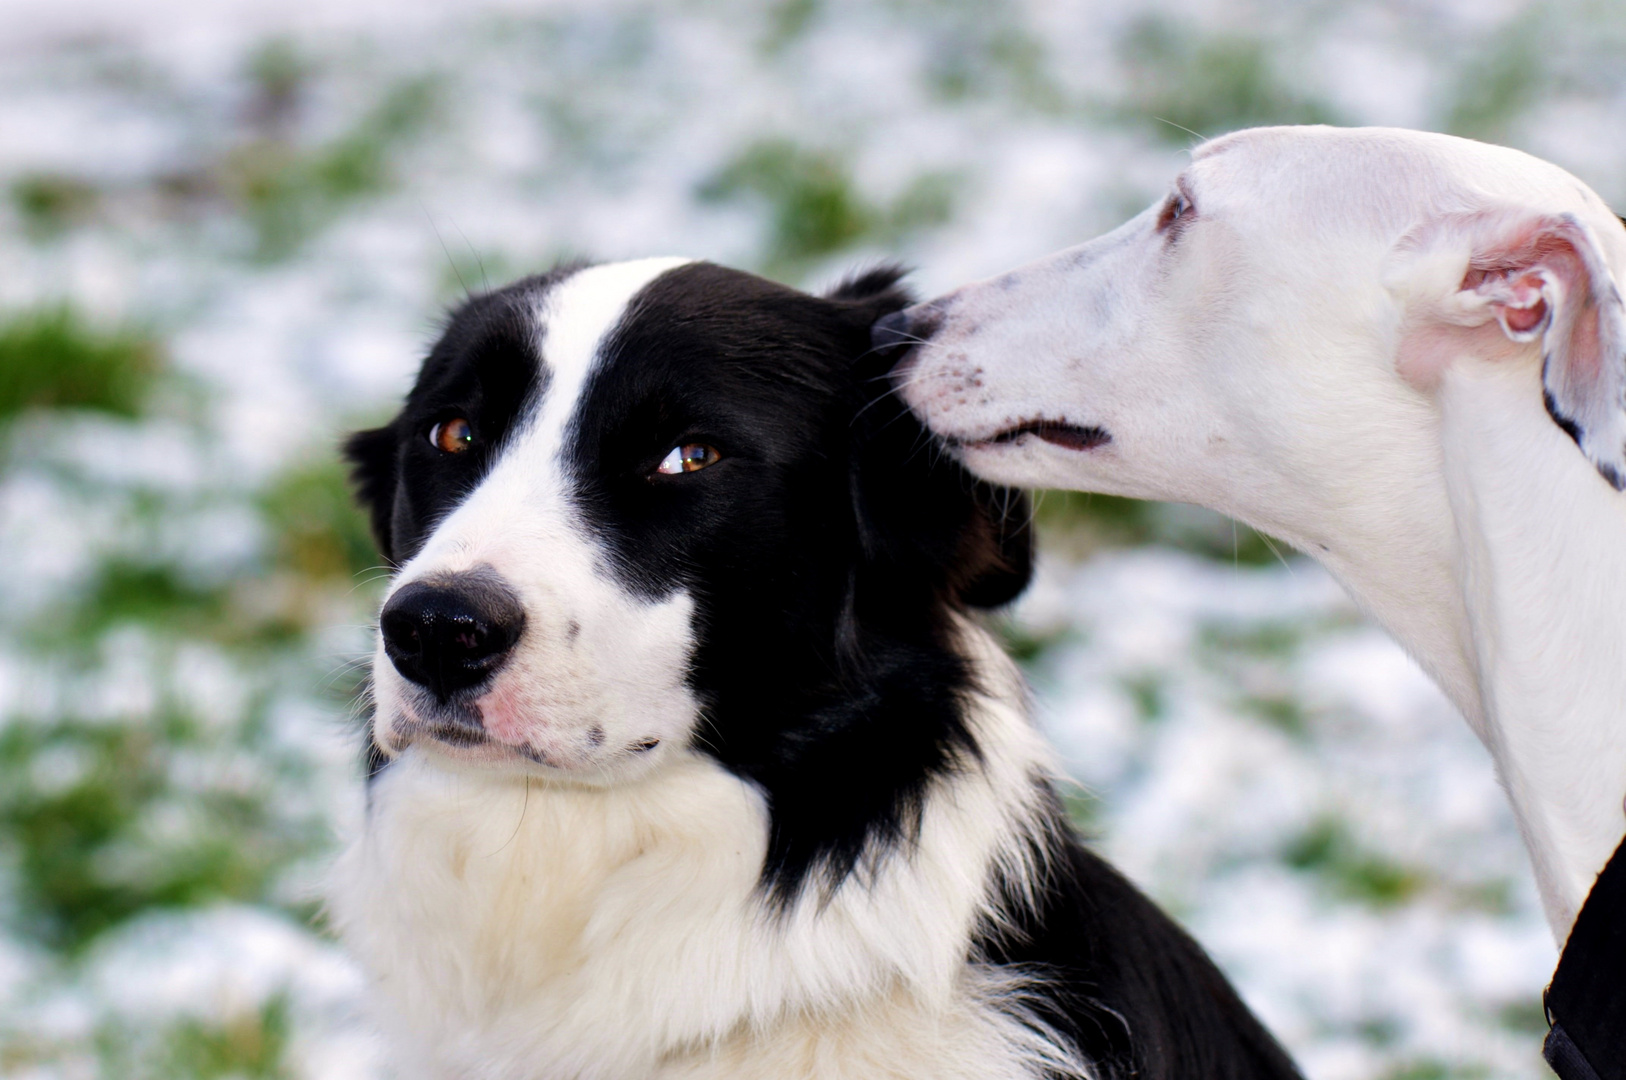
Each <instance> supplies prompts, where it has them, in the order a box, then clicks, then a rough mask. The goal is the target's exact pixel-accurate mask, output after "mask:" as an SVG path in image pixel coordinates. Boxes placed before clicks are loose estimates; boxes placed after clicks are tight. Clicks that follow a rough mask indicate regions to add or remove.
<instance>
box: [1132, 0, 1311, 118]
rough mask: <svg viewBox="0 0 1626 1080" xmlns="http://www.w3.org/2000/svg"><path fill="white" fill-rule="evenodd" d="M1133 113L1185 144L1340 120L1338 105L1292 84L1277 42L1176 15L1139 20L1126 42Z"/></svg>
mask: <svg viewBox="0 0 1626 1080" xmlns="http://www.w3.org/2000/svg"><path fill="white" fill-rule="evenodd" d="M1118 51H1119V55H1120V57H1121V58H1122V60H1123V63H1124V66H1125V68H1126V69H1127V74H1128V82H1129V105H1128V113H1129V115H1130V116H1132V117H1134V118H1135V119H1136V120H1137V121H1139V122H1144V123H1149V124H1151V125H1153V127H1154V129H1155V130H1156V132H1157V133H1158V134H1159V135H1160V136H1161V137H1162V138H1164V139H1166V140H1167V141H1169V142H1173V143H1178V144H1181V145H1185V144H1188V143H1190V142H1191V139H1192V135H1191V133H1192V132H1195V133H1196V134H1197V135H1199V136H1201V137H1203V138H1212V137H1213V136H1215V135H1221V134H1224V133H1225V132H1227V131H1235V130H1236V129H1238V128H1244V127H1253V126H1256V125H1259V124H1327V123H1336V122H1337V117H1336V115H1335V114H1334V113H1333V111H1332V109H1331V108H1330V107H1329V106H1327V105H1325V104H1324V103H1322V102H1320V101H1317V100H1316V99H1315V98H1313V97H1311V96H1309V95H1306V94H1303V93H1301V92H1299V91H1297V90H1295V89H1293V88H1292V87H1291V86H1289V85H1288V83H1287V82H1286V80H1285V79H1284V78H1283V77H1282V75H1281V73H1280V72H1279V71H1278V70H1277V69H1276V65H1275V64H1274V63H1273V62H1272V59H1271V58H1272V55H1273V54H1274V53H1275V52H1276V48H1275V47H1274V46H1273V45H1272V44H1271V43H1269V42H1266V41H1263V40H1260V39H1258V38H1254V37H1249V36H1246V35H1242V34H1216V35H1212V36H1204V35H1201V34H1198V33H1195V32H1193V31H1191V30H1189V29H1187V28H1185V27H1183V26H1181V25H1179V24H1177V23H1175V22H1173V21H1171V20H1169V19H1166V18H1164V17H1161V16H1150V17H1147V18H1144V19H1140V20H1138V21H1137V22H1136V23H1134V24H1133V26H1132V27H1131V28H1130V30H1129V32H1128V33H1127V34H1126V35H1125V37H1124V38H1123V40H1122V41H1121V42H1120V43H1119V50H1118Z"/></svg>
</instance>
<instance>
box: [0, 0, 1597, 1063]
mask: <svg viewBox="0 0 1626 1080" xmlns="http://www.w3.org/2000/svg"><path fill="white" fill-rule="evenodd" d="M1323 121H1324V122H1331V123H1341V124H1369V123H1379V124H1398V125H1406V126H1416V127H1426V128H1434V129H1439V130H1445V131H1451V132H1456V133H1459V134H1464V135H1471V136H1475V137H1479V138H1485V139H1490V140H1494V141H1499V142H1506V143H1510V144H1512V145H1515V146H1520V147H1523V148H1526V149H1529V150H1531V151H1533V152H1535V153H1537V154H1540V155H1542V156H1544V157H1548V158H1551V159H1553V160H1555V161H1557V162H1559V163H1560V164H1562V165H1564V166H1566V167H1568V168H1569V169H1571V170H1573V171H1574V172H1575V173H1576V174H1577V175H1579V176H1580V177H1581V178H1582V179H1584V180H1585V181H1587V182H1588V183H1590V184H1591V185H1592V186H1594V187H1595V188H1596V189H1598V190H1599V191H1600V192H1601V193H1602V194H1603V195H1604V196H1605V197H1606V198H1608V199H1611V200H1612V201H1613V203H1614V205H1616V206H1617V207H1620V208H1623V209H1626V139H1623V138H1621V133H1622V132H1623V131H1626V5H1623V4H1621V3H1620V2H1619V0H1594V2H1587V0H1573V2H1555V3H1550V4H1533V3H1521V2H1515V0H1387V2H1381V0H1375V2H1366V3H1334V2H1328V0H1295V2H1289V0H1278V2H1270V0H1258V2H1249V0H1077V2H1059V0H1057V2H1045V0H1028V2H1026V3H1022V2H1012V3H992V2H983V0H775V2H754V3H748V2H744V0H683V2H673V3H658V4H657V3H645V2H638V0H619V2H606V0H582V2H569V0H559V2H553V3H520V2H517V0H514V2H505V0H456V2H454V0H398V2H393V3H388V2H385V0H282V2H280V3H277V4H274V5H273V4H265V3H251V2H248V0H153V2H147V3H140V4H132V3H123V2H120V3H114V2H106V0H104V2H103V3H94V2H92V3H84V2H72V0H0V1076H4V1077H7V1078H25V1077H26V1078H45V1077H53V1078H54V1077H63V1078H79V1077H85V1078H90V1077H110V1078H111V1077H118V1078H146V1077H152V1078H215V1077H245V1078H304V1077H311V1078H318V1077H319V1078H332V1080H350V1078H369V1077H374V1076H379V1077H381V1076H383V1075H385V1074H384V1073H383V1071H382V1068H381V1066H380V1064H379V1061H378V1054H377V1046H376V1044H375V1042H374V1039H373V1037H372V1035H371V1034H370V1032H369V1029H368V1027H367V1024H366V1020H365V1016H364V1012H363V1010H362V987H361V983H360V980H359V977H358V975H357V973H356V971H355V970H354V969H353V968H352V966H351V965H350V964H349V963H348V962H347V961H346V960H345V959H344V957H343V956H342V955H341V954H340V953H339V952H338V951H337V949H336V948H335V947H334V946H333V944H332V942H331V940H330V937H329V935H328V934H327V932H326V930H325V929H324V926H323V921H322V918H321V912H320V904H319V900H318V897H319V889H320V878H321V874H322V869H323V866H324V863H325V861H326V860H327V859H328V858H329V857H330V855H331V854H332V852H333V851H334V849H335V846H336V844H337V843H338V842H339V838H341V837H342V836H343V835H344V834H345V832H346V830H348V829H351V828H353V827H354V825H355V822H356V819H357V816H358V811H359V807H360V799H361V783H360V777H359V774H358V770H357V758H356V751H357V746H358V737H357V730H358V729H357V723H356V716H355V705H354V702H355V698H356V694H357V690H358V688H359V686H360V684H361V679H362V671H361V668H360V661H361V659H362V658H363V657H364V656H365V655H366V653H367V650H368V647H369V638H368V628H367V624H368V622H369V620H370V619H371V618H372V613H373V610H374V605H375V604H376V602H377V598H378V596H379V594H380V589H381V587H382V582H383V577H384V570H383V569H382V568H381V567H380V566H379V565H378V564H379V558H378V556H377V554H376V553H375V551H374V550H373V547H372V545H371V542H370V540H369V538H368V536H367V534H366V530H365V528H364V526H363V523H362V521H361V518H360V517H359V515H358V514H356V513H355V512H354V511H353V510H352V508H351V505H350V501H349V496H348V492H347V490H346V482H345V477H344V472H343V469H342V468H341V466H340V464H339V462H338V461H337V456H336V452H335V445H336V442H337V440H338V439H339V438H340V436H341V434H342V433H343V432H344V431H346V430H347V429H350V428H353V427H355V426H357V425H361V424H366V423H370V422H375V421H377V420H379V419H381V418H383V417H385V416H387V415H388V414H389V413H390V412H391V409H392V406H393V404H394V403H395V402H396V401H397V400H398V398H399V397H400V395H401V394H402V393H403V392H404V391H405V389H406V388H407V386H408V384H409V381H410V379H411V377H412V374H413V372H414V371H415V368H416V366H417V363H418V361H419V359H420V358H421V356H422V354H423V352H424V350H425V347H426V345H427V344H428V343H429V342H430V341H431V340H432V338H433V337H434V335H435V332H436V327H437V321H438V319H439V318H440V316H441V314H442V312H443V311H444V310H445V308H446V306H447V305H448V304H450V303H454V302H456V301H457V299H458V298H459V297H461V296H462V295H464V293H465V292H467V291H470V290H480V289H483V288H486V287H487V286H495V285H499V284H501V283H503V282H505V281H507V280H508V279H510V278H511V277H514V276H517V275H519V274H522V273H526V272H531V271H536V270H539V269H542V268H545V267H547V266H548V265H549V264H551V263H552V262H553V261H554V260H556V259H558V258H560V257H562V256H573V255H586V256H591V257H596V258H604V259H610V258H620V257H626V256H641V255H651V254H678V253H681V254H687V255H696V256H703V257H706V258H710V259H714V260H717V261H720V262H724V263H729V264H733V265H737V266H743V267H747V268H750V269H754V270H757V271H760V272H762V273H764V274H768V275H770V276H773V277H776V278H778V279H781V280H784V281H787V282H791V283H795V284H799V285H804V286H809V287H817V286H820V285H822V284H828V283H830V282H832V281H833V280H835V279H836V278H837V277H839V276H840V275H841V273H842V272H843V271H844V270H845V269H848V268H851V267H853V266H855V265H862V264H864V263H865V262H866V261H870V260H874V259H877V258H881V257H896V258H901V259H903V260H904V261H906V262H908V263H910V264H912V265H914V266H917V267H918V268H919V271H918V273H917V274H916V275H915V277H914V279H913V280H914V281H915V283H916V285H917V286H918V288H919V289H920V290H921V291H922V292H924V293H927V294H931V293H934V292H936V291H938V290H941V289H944V288H947V287H950V286H952V285H955V284H959V283H961V282H963V281H966V280H969V279H973V278H977V277H982V276H985V275H988V274H990V273H993V272H996V271H999V270H1002V269H1005V268H1007V267H1009V266H1011V265H1014V264H1016V263H1019V262H1022V261H1025V260H1028V259H1031V258H1034V257H1037V256H1039V255H1042V254H1044V253H1046V252H1048V251H1051V250H1054V249H1056V248H1059V247H1062V246H1065V245H1069V244H1072V243H1076V242H1079V241H1081V240H1084V239H1086V238H1088V237H1090V236H1092V235H1094V234H1096V233H1098V232H1100V231H1103V230H1105V229H1107V228H1109V227H1111V226H1113V225H1115V224H1117V223H1118V222H1119V221H1120V220H1122V219H1123V218H1125V217H1126V216H1128V215H1130V214H1132V213H1134V212H1136V211H1138V210H1139V209H1140V208H1142V207H1143V206H1145V205H1146V204H1148V203H1150V202H1151V201H1152V200H1153V199H1155V198H1157V197H1159V196H1160V195H1161V194H1162V193H1163V192H1164V190H1165V186H1166V185H1167V183H1168V182H1169V180H1170V179H1171V178H1172V177H1173V176H1174V174H1175V173H1176V172H1177V171H1178V170H1179V169H1180V168H1181V165H1182V163H1183V161H1184V160H1185V157H1186V152H1187V150H1188V148H1189V147H1190V146H1191V145H1193V143H1194V142H1195V140H1196V139H1197V137H1198V136H1212V135H1217V134H1220V133H1222V132H1224V131H1227V130H1231V129H1233V128H1237V127H1243V126H1247V125H1252V124H1259V123H1276V122H1323ZM1039 518H1040V521H1041V523H1042V527H1043V533H1042V535H1043V549H1044V554H1043V560H1042V565H1041V572H1040V575H1039V580H1038V582H1037V584H1036V586H1035V587H1034V589H1033V590H1032V591H1031V593H1030V594H1029V595H1028V597H1027V598H1025V599H1024V600H1023V601H1022V602H1021V603H1020V604H1019V606H1018V607H1017V609H1016V611H1015V612H1014V614H1013V615H1012V616H1011V617H1010V618H1009V619H1008V620H1007V623H1006V625H1005V629H1006V631H1007V633H1008V635H1009V640H1010V643H1011V645H1012V647H1013V648H1014V649H1015V650H1016V651H1017V652H1018V654H1019V655H1020V657H1021V658H1022V660H1023V662H1024V663H1025V664H1026V665H1027V666H1028V669H1029V671H1030V674H1031V677H1032V679H1033V682H1034V685H1035V688H1036V691H1037V696H1038V701H1039V708H1040V712H1041V715H1042V718H1043V723H1044V724H1045V726H1046V728H1047V729H1048V731H1049V732H1050V733H1051V735H1052V736H1053V737H1054V739H1055V740H1056V742H1057V743H1058V745H1059V746H1060V747H1061V749H1062V751H1063V754H1064V756H1065V760H1066V763H1067V766H1068V768H1069V770H1070V771H1071V773H1072V775H1073V776H1074V777H1075V779H1076V781H1077V787H1076V788H1075V789H1073V791H1072V792H1071V795H1070V804H1071V806H1072V809H1073V811H1074V813H1075V815H1076V817H1077V820H1078V821H1079V823H1080V825H1081V826H1082V827H1083V828H1085V829H1086V830H1088V831H1089V833H1090V834H1091V835H1092V836H1094V837H1095V838H1096V840H1097V842H1098V845H1099V847H1100V848H1101V849H1102V850H1103V851H1104V852H1105V853H1106V854H1108V855H1109V856H1110V857H1111V858H1112V859H1114V860H1115V861H1116V862H1117V863H1118V865H1120V866H1121V867H1123V868H1124V869H1125V870H1126V871H1127V872H1128V873H1129V874H1130V875H1131V876H1132V877H1133V878H1134V879H1135V880H1136V881H1137V882H1138V883H1140V884H1141V885H1142V886H1143V887H1144V888H1145V889H1147V890H1148V891H1149V892H1150V893H1151V894H1152V895H1153V896H1155V897H1156V898H1157V899H1158V900H1159V901H1160V902H1161V903H1162V904H1164V905H1165V906H1166V907H1167V908H1168V909H1169V910H1170V911H1172V912H1173V913H1174V914H1175V915H1176V916H1177V917H1178V918H1179V919H1181V920H1182V921H1183V922H1184V923H1185V925H1187V926H1188V927H1190V928H1191V929H1192V931H1193V932H1194V933H1195V934H1196V935H1197V936H1198V937H1199V938H1200V939H1201V940H1202V941H1203V942H1204V944H1205V945H1206V946H1207V947H1208V948H1209V949H1210V950H1211V951H1212V952H1213V953H1214V955H1215V956H1216V958H1217V959H1218V960H1219V962H1220V963H1221V965H1222V966H1223V967H1224V968H1225V969H1226V971H1227V972H1228V973H1229V974H1230V975H1231V977H1232V978H1233V979H1234V980H1235V981H1236V982H1237V984H1238V985H1239V987H1240V988H1241V990H1242V993H1243V995H1244V996H1245V997H1246V998H1247V999H1248V1001H1249V1002H1250V1003H1251V1004H1252V1005H1253V1007H1254V1008H1255V1009H1257V1010H1258V1012H1259V1013H1260V1014H1261V1015H1262V1017H1263V1018H1264V1019H1265V1020H1266V1022H1267V1023H1268V1024H1269V1025H1270V1026H1271V1027H1272V1028H1273V1029H1274V1030H1275V1031H1276V1032H1277V1033H1278V1034H1279V1036H1280V1037H1281V1038H1282V1039H1283V1041H1284V1042H1285V1043H1286V1044H1287V1045H1288V1046H1289V1048H1290V1049H1291V1050H1293V1051H1294V1052H1295V1053H1296V1054H1297V1055H1298V1057H1299V1059H1300V1061H1301V1062H1302V1064H1303V1065H1304V1067H1305V1069H1306V1071H1307V1073H1308V1074H1309V1076H1310V1077H1311V1078H1313V1080H1367V1078H1371V1080H1455V1078H1502V1077H1540V1076H1544V1075H1547V1074H1546V1072H1545V1067H1544V1066H1543V1065H1542V1064H1541V1063H1540V1059H1539V1055H1538V1046H1539V1043H1540V1038H1541V1034H1542V1031H1543V1024H1542V1022H1541V1012H1540V1008H1539V990H1540V988H1541V986H1542V985H1543V984H1544V982H1545V980H1546V978H1547V976H1548V974H1549V973H1550V971H1551V967H1552V964H1553V962H1554V949H1553V945H1552V943H1551V941H1550V939H1549V936H1548V933H1547V930H1546V928H1545V925H1544V923H1543V920H1542V918H1541V916H1540V913H1539V910H1538V905H1537V901H1536V898H1535V893H1534V890H1533V887H1532V885H1531V882H1530V873H1529V869H1528V866H1527V863H1526V860H1525V857H1524V854H1523V852H1522V849H1521V848H1520V846H1519V843H1518V840H1517V837H1516V835H1515V832H1514V829H1513V825H1512V820H1511V816H1510V814H1509V812H1508V811H1507V809H1506V807H1505V806H1504V804H1503V801H1502V798H1501V796H1500V793H1499V791H1498V789H1497V787H1496V784H1495V782H1494V779H1493V777H1492V774H1491V769H1490V764H1489V761H1488V758H1487V757H1486V755H1485V754H1484V752H1483V751H1482V750H1481V748H1480V747H1479V746H1478V744H1477V743H1476V742H1475V741H1474V740H1473V738H1472V737H1471V735H1470V734H1469V732H1468V730H1467V728H1466V726H1465V725H1464V724H1463V723H1462V722H1461V721H1460V720H1459V719H1458V718H1457V717H1456V716H1455V714H1454V713H1453V712H1452V710H1451V709H1450V707H1449V706H1448V705H1447V704H1446V703H1445V702H1444V700H1443V699H1442V698H1441V697H1440V695H1439V694H1438V693H1437V692H1436V691H1435V690H1434V689H1433V688H1432V687H1431V686H1430V684H1429V683H1428V682H1427V681H1426V680H1425V679H1424V677H1423V676H1422V675H1421V674H1420V673H1419V672H1418V670H1417V669H1416V668H1415V667H1414V666H1413V665H1412V664H1411V663H1410V662H1409V661H1408V660H1407V659H1406V658H1405V657H1404V656H1403V655H1402V654H1401V653H1400V651H1399V650H1398V649H1397V648H1396V647H1395V646H1394V645H1392V644H1391V643H1389V642H1388V640H1387V639H1386V638H1385V637H1384V636H1383V635H1382V634H1381V633H1380V632H1378V631H1377V630H1376V629H1374V628H1373V627H1372V626H1371V625H1370V624H1369V623H1367V622H1366V621H1365V620H1364V619H1362V618H1361V617H1360V616H1359V614H1358V613H1357V612H1355V611H1354V610H1353V609H1352V607H1351V606H1350V604H1349V603H1348V602H1347V601H1346V600H1345V599H1344V598H1343V597H1342V595H1341V594H1340V592H1339V591H1338V589H1337V588H1336V587H1335V586H1334V585H1333V584H1332V583H1331V582H1330V581H1329V580H1328V579H1327V577H1326V576H1325V575H1324V574H1323V573H1322V572H1321V571H1320V570H1319V569H1318V568H1317V567H1316V566H1315V565H1314V564H1313V563H1310V562H1308V561H1306V560H1304V559H1302V558H1299V557H1297V556H1295V555H1293V554H1291V553H1290V552H1287V551H1283V550H1278V549H1277V548H1275V547H1272V545H1271V544H1270V543H1268V542H1266V541H1265V540H1264V539H1263V538H1261V537H1259V536H1257V535H1255V534H1253V533H1251V532H1250V531H1249V530H1247V529H1246V528H1243V527H1241V526H1237V525H1234V524H1233V523H1231V522H1229V521H1226V520H1224V519H1222V518H1218V517H1215V516H1213V515H1209V514H1206V513H1202V512H1198V511H1195V510H1192V509H1190V508H1182V507H1175V506H1158V505H1150V504H1131V503H1126V502H1122V501H1118V500H1112V499H1103V498H1095V499H1090V498H1086V497H1083V496H1066V495H1059V494H1051V495H1048V496H1044V497H1042V498H1041V500H1040V503H1039Z"/></svg>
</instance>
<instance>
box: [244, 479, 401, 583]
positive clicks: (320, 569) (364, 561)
mask: <svg viewBox="0 0 1626 1080" xmlns="http://www.w3.org/2000/svg"><path fill="white" fill-rule="evenodd" d="M260 507H261V510H262V511H263V512H264V514H265V518H266V521H267V523H268V524H270V526H271V530H272V534H273V536H274V537H275V545H276V546H275V551H274V552H273V556H272V557H273V559H274V561H275V564H276V565H277V566H278V567H281V568H283V569H286V570H291V571H293V572H294V573H296V574H299V575H300V576H302V577H304V578H305V579H307V580H310V581H313V582H317V581H320V582H332V581H333V580H335V579H345V580H346V581H354V580H355V579H356V578H357V577H359V576H362V575H365V574H367V573H369V572H370V571H375V570H378V569H379V568H380V566H381V564H382V563H383V561H384V560H383V557H382V556H381V555H379V553H378V547H377V546H376V545H375V544H374V543H373V537H372V533H371V532H370V531H369V528H368V524H367V518H366V516H365V515H364V514H363V513H362V512H361V510H360V509H359V508H358V507H357V506H356V500H355V496H354V495H353V494H352V492H351V489H350V481H349V478H348V476H347V475H346V472H345V468H344V466H343V464H342V463H341V462H340V461H339V459H338V457H337V456H334V457H332V458H325V459H323V460H321V461H317V462H313V463H308V464H303V465H300V466H297V467H295V468H293V469H291V470H290V471H288V472H286V473H284V474H283V475H282V476H280V477H278V478H277V479H276V481H274V482H273V483H272V485H271V486H270V488H269V489H268V490H267V491H266V492H265V493H264V495H262V496H261V498H260Z"/></svg>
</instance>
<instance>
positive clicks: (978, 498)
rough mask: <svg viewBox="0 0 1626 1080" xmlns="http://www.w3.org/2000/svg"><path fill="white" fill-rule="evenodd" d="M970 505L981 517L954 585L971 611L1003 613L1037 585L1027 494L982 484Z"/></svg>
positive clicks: (970, 532)
mask: <svg viewBox="0 0 1626 1080" xmlns="http://www.w3.org/2000/svg"><path fill="white" fill-rule="evenodd" d="M956 468H958V466H956ZM971 500H972V502H973V503H975V504H976V507H977V513H976V515H975V516H974V517H973V518H972V524H971V527H970V528H969V529H967V530H966V533H965V536H964V538H963V539H962V542H961V545H960V559H959V562H958V564H957V569H958V570H959V572H960V574H961V577H959V578H958V579H957V580H955V581H954V582H953V585H954V588H955V591H956V592H957V593H958V594H959V597H960V601H961V602H962V603H964V604H965V605H966V606H967V607H974V608H996V607H1002V606H1004V605H1005V604H1008V603H1010V602H1011V601H1012V600H1015V599H1016V598H1017V597H1018V596H1020V595H1021V594H1022V590H1023V589H1026V588H1027V587H1028V582H1029V581H1031V580H1033V509H1032V505H1031V504H1030V503H1029V501H1028V494H1027V492H1025V491H1018V490H1016V489H1015V488H1004V487H995V486H994V485H993V484H985V483H983V482H982V481H980V480H979V481H977V482H976V484H975V486H974V487H973V488H972V489H971Z"/></svg>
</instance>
